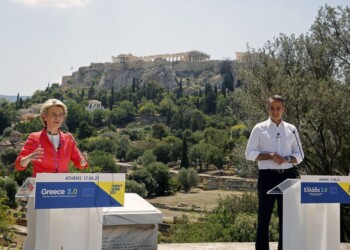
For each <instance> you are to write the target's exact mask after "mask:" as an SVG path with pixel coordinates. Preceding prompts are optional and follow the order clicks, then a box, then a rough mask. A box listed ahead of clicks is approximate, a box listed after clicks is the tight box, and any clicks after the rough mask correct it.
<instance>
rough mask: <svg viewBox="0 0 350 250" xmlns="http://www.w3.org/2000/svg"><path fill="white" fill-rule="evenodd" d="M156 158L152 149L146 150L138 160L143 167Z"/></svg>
mask: <svg viewBox="0 0 350 250" xmlns="http://www.w3.org/2000/svg"><path fill="white" fill-rule="evenodd" d="M156 160H157V158H156V156H155V155H154V153H153V151H152V150H146V151H145V152H144V153H143V155H142V156H141V158H140V162H141V164H142V165H143V166H144V167H147V166H148V165H150V164H152V163H154V162H156Z"/></svg>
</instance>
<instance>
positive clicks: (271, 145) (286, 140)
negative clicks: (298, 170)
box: [245, 118, 304, 169]
mask: <svg viewBox="0 0 350 250" xmlns="http://www.w3.org/2000/svg"><path fill="white" fill-rule="evenodd" d="M297 140H298V141H297ZM298 143H299V146H298ZM299 147H300V148H299ZM273 152H276V153H278V154H280V155H282V156H294V157H295V158H296V160H297V162H298V163H300V162H302V160H303V158H304V153H303V152H302V148H301V143H300V139H299V134H298V131H297V129H296V127H295V126H294V125H292V124H290V123H287V122H284V121H281V123H280V124H279V126H277V125H276V124H275V123H273V122H272V120H271V119H270V118H269V119H267V120H266V121H264V122H261V123H258V124H256V125H255V127H254V128H253V130H252V132H251V134H250V137H249V140H248V144H247V148H246V151H245V157H246V159H247V160H251V161H255V160H256V158H257V157H258V155H259V154H260V153H273ZM258 166H259V169H288V168H291V167H293V164H292V163H283V164H281V165H278V164H277V163H274V162H273V160H272V159H270V160H259V161H258Z"/></svg>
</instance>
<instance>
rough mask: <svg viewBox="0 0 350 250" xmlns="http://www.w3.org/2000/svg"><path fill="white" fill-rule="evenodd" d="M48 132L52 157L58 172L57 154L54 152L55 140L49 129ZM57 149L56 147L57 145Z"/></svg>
mask: <svg viewBox="0 0 350 250" xmlns="http://www.w3.org/2000/svg"><path fill="white" fill-rule="evenodd" d="M48 133H49V135H50V136H51V144H52V148H53V154H54V159H55V166H56V173H58V165H57V154H56V148H55V142H54V140H53V135H52V133H51V131H48ZM57 149H58V147H57Z"/></svg>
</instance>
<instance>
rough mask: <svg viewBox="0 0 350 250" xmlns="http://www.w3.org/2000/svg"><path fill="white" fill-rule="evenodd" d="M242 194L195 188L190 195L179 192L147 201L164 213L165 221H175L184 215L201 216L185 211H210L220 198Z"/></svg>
mask: <svg viewBox="0 0 350 250" xmlns="http://www.w3.org/2000/svg"><path fill="white" fill-rule="evenodd" d="M240 193H241V192H237V191H226V190H208V191H204V190H202V189H199V188H195V189H192V190H191V192H189V193H183V192H177V193H176V194H175V195H172V196H163V197H156V198H153V199H147V201H148V202H150V203H151V204H152V205H154V206H155V207H157V208H158V209H159V210H160V211H161V212H162V213H163V219H165V220H173V217H175V216H176V217H181V216H182V215H183V214H186V215H189V216H194V217H197V216H198V214H199V213H198V212H189V211H185V210H191V209H192V210H194V211H204V210H207V211H210V210H212V209H213V208H214V207H215V206H216V204H217V202H216V201H217V199H218V198H219V197H220V196H221V197H225V196H229V195H232V194H240Z"/></svg>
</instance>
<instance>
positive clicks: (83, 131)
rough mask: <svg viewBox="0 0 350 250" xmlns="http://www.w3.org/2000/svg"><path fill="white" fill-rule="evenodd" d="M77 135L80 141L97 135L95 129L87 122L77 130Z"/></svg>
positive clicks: (82, 123)
mask: <svg viewBox="0 0 350 250" xmlns="http://www.w3.org/2000/svg"><path fill="white" fill-rule="evenodd" d="M77 134H78V138H79V139H85V138H89V137H91V136H94V135H95V134H96V130H95V127H93V126H90V125H89V123H87V121H82V122H81V123H80V124H79V128H78V129H77Z"/></svg>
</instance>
